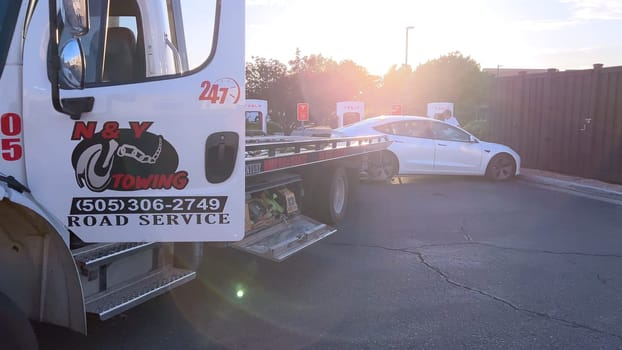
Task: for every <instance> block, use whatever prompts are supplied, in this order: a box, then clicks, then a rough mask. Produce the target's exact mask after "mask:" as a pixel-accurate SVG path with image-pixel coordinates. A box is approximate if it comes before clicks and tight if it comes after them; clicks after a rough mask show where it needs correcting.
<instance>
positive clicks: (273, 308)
mask: <svg viewBox="0 0 622 350" xmlns="http://www.w3.org/2000/svg"><path fill="white" fill-rule="evenodd" d="M351 204H352V206H351V210H350V212H349V214H348V216H347V218H346V220H345V221H344V222H343V223H342V224H341V225H340V227H339V229H340V232H338V233H337V234H335V235H333V236H332V237H330V238H328V239H326V240H325V241H323V242H322V243H320V244H317V245H316V246H314V247H312V248H310V249H307V250H305V251H304V252H302V253H300V254H299V255H297V256H295V257H293V258H291V259H290V260H287V261H285V262H283V263H281V264H274V263H271V262H268V261H262V260H257V259H255V258H252V257H250V256H247V255H245V254H243V253H240V252H237V251H231V250H210V251H209V253H210V255H209V257H208V259H207V260H206V262H205V263H204V266H203V267H202V269H201V270H200V273H199V275H200V276H199V278H198V280H197V281H195V282H193V283H191V284H189V285H186V286H184V287H182V288H179V289H177V290H175V291H174V292H173V293H170V294H168V295H165V296H162V297H159V298H157V299H155V300H153V301H150V302H148V303H146V304H144V305H142V306H140V307H137V308H135V309H132V310H130V311H129V312H127V313H126V314H124V315H123V316H121V317H116V318H114V319H112V320H109V321H107V322H97V321H93V322H91V323H90V324H89V326H90V332H91V334H90V335H89V336H88V337H83V336H81V335H77V334H73V333H71V332H68V331H65V330H62V329H58V328H55V327H50V326H40V327H38V334H39V340H40V343H41V347H42V348H44V349H56V348H63V349H72V348H75V349H82V348H88V349H142V348H152V349H388V348H395V349H411V348H417V349H541V348H547V349H550V348H553V349H588V348H589V349H619V348H622V322H621V321H622V278H620V272H621V271H622V215H621V214H622V205H620V204H617V203H613V202H603V201H598V200H596V199H593V198H586V197H584V196H576V195H573V194H572V193H567V192H559V191H552V190H549V189H546V188H543V187H542V186H533V185H530V184H528V183H525V182H522V181H511V182H507V183H491V182H488V181H486V180H483V179H476V178H462V177H453V178H438V177H437V178H414V179H408V180H407V181H404V182H403V183H402V184H394V185H381V184H362V185H361V187H360V193H359V195H358V196H357V197H356V198H355V200H354V201H353V202H352V203H351ZM238 291H244V296H242V297H238V295H236V293H237V292H238Z"/></svg>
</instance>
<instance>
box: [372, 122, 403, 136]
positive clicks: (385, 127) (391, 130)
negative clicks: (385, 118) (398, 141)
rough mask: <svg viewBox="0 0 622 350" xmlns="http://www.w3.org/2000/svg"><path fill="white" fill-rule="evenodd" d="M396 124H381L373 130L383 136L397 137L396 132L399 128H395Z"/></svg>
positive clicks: (397, 133)
mask: <svg viewBox="0 0 622 350" xmlns="http://www.w3.org/2000/svg"><path fill="white" fill-rule="evenodd" d="M397 124H399V123H388V124H382V125H378V126H376V127H374V129H376V130H378V131H380V132H381V133H384V134H389V135H399V131H398V129H399V127H398V126H397Z"/></svg>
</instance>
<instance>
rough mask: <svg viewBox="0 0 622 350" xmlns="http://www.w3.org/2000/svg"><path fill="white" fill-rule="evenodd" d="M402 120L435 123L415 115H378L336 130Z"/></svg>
mask: <svg viewBox="0 0 622 350" xmlns="http://www.w3.org/2000/svg"><path fill="white" fill-rule="evenodd" d="M404 120H434V121H436V120H435V119H433V118H428V117H420V116H415V115H380V116H377V117H373V118H367V119H364V120H361V121H360V122H357V123H354V124H350V125H348V126H344V127H343V128H340V129H337V130H352V129H354V130H356V129H359V128H366V127H373V126H376V125H378V124H381V123H391V122H397V121H404Z"/></svg>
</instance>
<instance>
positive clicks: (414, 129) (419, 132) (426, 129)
mask: <svg viewBox="0 0 622 350" xmlns="http://www.w3.org/2000/svg"><path fill="white" fill-rule="evenodd" d="M410 133H411V134H410V136H412V137H419V138H423V139H433V138H434V131H433V129H432V123H431V122H429V121H425V120H413V121H411V122H410Z"/></svg>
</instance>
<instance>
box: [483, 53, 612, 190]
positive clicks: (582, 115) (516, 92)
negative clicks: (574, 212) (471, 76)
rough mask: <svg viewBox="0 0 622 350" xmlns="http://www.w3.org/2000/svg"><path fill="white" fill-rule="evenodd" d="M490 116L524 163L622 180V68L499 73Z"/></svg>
mask: <svg viewBox="0 0 622 350" xmlns="http://www.w3.org/2000/svg"><path fill="white" fill-rule="evenodd" d="M488 119H489V125H490V131H491V136H492V139H493V141H496V142H500V143H504V144H507V145H509V146H511V147H512V148H514V149H515V150H516V151H517V152H518V153H519V154H520V155H521V158H522V161H523V166H524V167H528V168H536V169H542V170H549V171H555V172H560V173H563V174H569V175H577V176H582V177H588V178H593V179H599V180H603V181H607V182H613V183H622V67H611V68H603V67H602V65H594V69H590V70H579V71H563V72H557V71H555V70H549V71H548V72H546V73H538V74H519V75H516V76H511V77H499V78H495V79H494V82H493V83H492V90H491V96H490V104H489V116H488Z"/></svg>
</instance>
